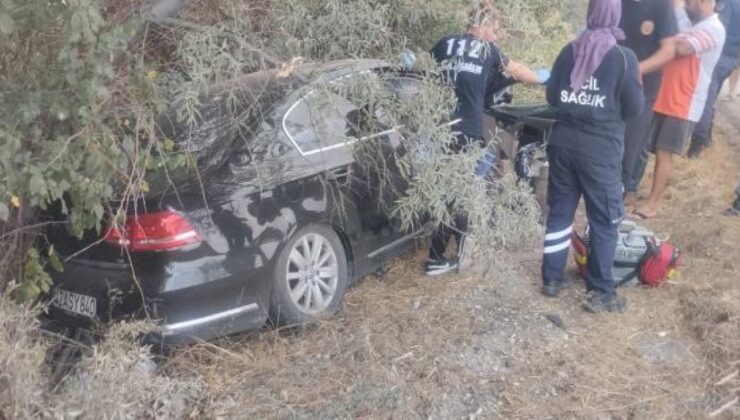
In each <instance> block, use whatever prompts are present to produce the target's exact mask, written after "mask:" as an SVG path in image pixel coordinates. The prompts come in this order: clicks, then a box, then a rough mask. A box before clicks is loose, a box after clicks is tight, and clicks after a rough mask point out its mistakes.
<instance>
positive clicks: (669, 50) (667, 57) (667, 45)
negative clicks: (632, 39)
mask: <svg viewBox="0 0 740 420" xmlns="http://www.w3.org/2000/svg"><path fill="white" fill-rule="evenodd" d="M676 52H677V51H676V41H675V38H674V37H671V38H664V39H662V40H661V41H660V48H658V51H656V52H655V53H654V54H653V55H651V56H650V57H648V58H646V59H644V60H642V61H641V62H640V67H639V68H640V74H650V73H653V72H656V71H658V70H660V69H662V68H663V66H665V65H666V64H668V62H670V61H671V60H673V59H674V58H676Z"/></svg>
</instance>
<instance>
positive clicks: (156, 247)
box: [105, 211, 203, 252]
mask: <svg viewBox="0 0 740 420" xmlns="http://www.w3.org/2000/svg"><path fill="white" fill-rule="evenodd" d="M122 230H123V232H122ZM202 240H203V239H202V238H201V237H200V235H198V232H196V231H195V229H193V226H192V225H191V224H190V222H188V221H187V219H185V217H183V216H182V215H180V214H178V213H175V212H173V211H162V212H158V213H146V214H139V215H137V216H131V217H129V218H127V219H126V222H125V223H124V225H123V229H121V228H118V227H115V226H114V227H111V228H110V229H108V232H106V234H105V241H106V242H107V243H109V244H111V245H117V246H120V247H124V248H127V249H128V250H129V251H131V252H141V251H167V250H173V249H178V248H181V247H184V246H186V245H192V244H197V243H199V242H201V241H202Z"/></svg>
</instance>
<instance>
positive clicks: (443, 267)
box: [424, 258, 457, 276]
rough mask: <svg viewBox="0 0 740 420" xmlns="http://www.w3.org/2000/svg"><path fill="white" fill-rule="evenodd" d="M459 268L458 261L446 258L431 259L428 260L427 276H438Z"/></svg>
mask: <svg viewBox="0 0 740 420" xmlns="http://www.w3.org/2000/svg"><path fill="white" fill-rule="evenodd" d="M456 268H457V263H455V262H451V261H448V260H446V259H441V260H437V259H431V258H430V259H429V260H428V261H427V265H426V269H425V270H424V271H425V272H426V275H427V276H438V275H440V274H444V273H449V272H450V271H452V270H454V269H456Z"/></svg>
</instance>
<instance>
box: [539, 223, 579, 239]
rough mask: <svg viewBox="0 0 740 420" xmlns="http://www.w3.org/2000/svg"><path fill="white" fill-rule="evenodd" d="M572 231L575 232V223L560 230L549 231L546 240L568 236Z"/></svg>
mask: <svg viewBox="0 0 740 420" xmlns="http://www.w3.org/2000/svg"><path fill="white" fill-rule="evenodd" d="M571 232H573V225H570V226H568V227H567V228H565V229H563V230H561V231H560V232H555V233H548V234H547V235H545V240H546V241H554V240H556V239H560V238H565V237H566V236H568V235H570V234H571Z"/></svg>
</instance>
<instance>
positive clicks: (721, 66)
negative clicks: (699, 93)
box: [691, 55, 735, 148]
mask: <svg viewBox="0 0 740 420" xmlns="http://www.w3.org/2000/svg"><path fill="white" fill-rule="evenodd" d="M733 70H735V57H728V56H724V55H723V56H722V57H721V58H720V59H719V61H718V62H717V67H715V68H714V73H713V74H712V83H710V84H709V90H708V91H707V103H706V105H704V112H703V113H702V114H701V119H700V120H699V122H698V123H696V126H694V133H693V135H692V136H691V146H692V148H696V147H697V146H704V147H707V146H709V145H711V144H712V127H713V126H714V103H715V102H717V98H718V97H719V93H720V91H721V90H722V85H723V84H724V83H725V80H727V78H728V77H730V74H732V71H733Z"/></svg>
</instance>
